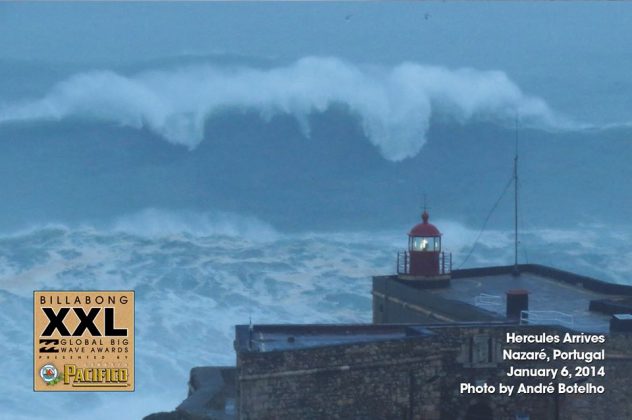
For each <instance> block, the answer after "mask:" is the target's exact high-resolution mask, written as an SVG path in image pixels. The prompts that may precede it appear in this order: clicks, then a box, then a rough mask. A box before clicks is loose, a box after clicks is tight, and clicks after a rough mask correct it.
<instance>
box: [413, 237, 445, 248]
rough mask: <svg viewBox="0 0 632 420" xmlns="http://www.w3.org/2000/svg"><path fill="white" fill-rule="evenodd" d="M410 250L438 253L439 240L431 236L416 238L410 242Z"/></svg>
mask: <svg viewBox="0 0 632 420" xmlns="http://www.w3.org/2000/svg"><path fill="white" fill-rule="evenodd" d="M412 242H413V243H412V250H413V251H430V252H433V251H440V250H441V238H436V237H433V236H430V237H424V236H416V237H414V238H413V241H412Z"/></svg>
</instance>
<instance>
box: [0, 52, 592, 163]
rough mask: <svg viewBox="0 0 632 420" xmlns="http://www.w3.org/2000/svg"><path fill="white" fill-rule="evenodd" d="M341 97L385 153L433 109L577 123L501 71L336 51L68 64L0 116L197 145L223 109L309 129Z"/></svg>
mask: <svg viewBox="0 0 632 420" xmlns="http://www.w3.org/2000/svg"><path fill="white" fill-rule="evenodd" d="M332 104H342V105H343V106H346V107H347V108H348V110H349V111H350V112H351V113H352V114H354V115H357V116H358V117H359V118H360V121H361V124H362V127H363V129H364V133H365V135H366V136H367V138H368V139H369V140H370V141H371V143H372V144H373V145H375V146H376V147H378V149H379V150H380V152H381V153H382V155H383V156H384V157H386V158H387V159H390V160H394V161H397V160H401V159H404V158H407V157H411V156H414V155H415V154H417V153H418V152H419V150H420V149H421V148H422V146H423V145H424V143H425V135H426V132H427V130H428V127H429V124H430V119H431V117H438V118H447V119H448V120H452V121H458V122H467V121H471V120H480V121H494V122H499V123H501V124H513V121H514V119H515V117H516V115H519V116H520V121H521V125H523V126H533V127H538V128H541V129H550V130H557V129H569V128H579V127H581V125H579V124H577V123H573V122H571V121H570V120H569V119H567V118H565V117H563V116H561V115H560V114H558V113H556V112H554V111H553V110H552V109H551V108H550V107H549V106H548V105H547V103H546V102H545V101H544V100H543V99H540V98H538V97H536V96H532V95H528V94H526V93H524V92H522V90H521V89H520V87H519V86H518V85H516V83H514V82H513V81H512V80H510V78H509V77H508V76H507V75H506V74H505V73H504V72H502V71H480V70H474V69H469V68H463V69H456V70H452V69H447V68H444V67H438V66H428V65H420V64H416V63H402V64H400V65H397V66H394V67H392V68H384V67H378V66H360V65H354V64H351V63H349V62H345V61H343V60H340V59H337V58H324V57H306V58H303V59H300V60H298V61H297V62H295V63H294V64H291V65H288V66H285V67H274V68H269V69H258V68H252V67H244V66H241V67H231V68H226V67H219V66H213V65H195V66H188V67H183V68H179V69H175V70H174V69H172V70H156V71H146V72H142V73H139V74H136V75H132V76H126V75H123V74H118V73H115V72H113V71H91V72H86V73H80V74H76V75H74V76H71V77H69V78H67V79H66V80H63V81H61V82H59V83H58V84H56V85H55V86H54V87H52V88H51V89H50V91H49V92H48V93H47V94H45V95H44V96H43V97H41V98H39V99H31V100H24V101H21V102H17V103H10V104H5V105H4V106H2V107H0V123H7V122H15V121H35V120H60V119H65V118H71V117H79V118H92V119H96V120H101V121H108V122H114V123H117V124H121V125H123V126H129V127H135V128H141V127H146V128H148V129H149V130H151V131H153V132H154V133H156V134H158V135H160V136H161V137H163V138H164V139H166V140H167V141H169V142H171V143H175V144H179V145H184V146H186V147H188V148H195V147H196V146H197V145H198V144H199V143H200V142H201V141H202V140H203V137H204V125H205V122H206V120H207V118H208V117H209V116H211V115H213V114H216V113H219V112H222V111H225V110H235V109H237V110H240V109H242V110H250V109H255V110H258V111H259V112H260V114H261V116H262V117H263V118H265V119H269V118H271V117H272V116H274V115H276V114H289V115H292V116H294V117H295V118H296V120H297V121H298V123H299V125H300V127H301V129H302V130H303V132H304V134H306V135H309V123H308V116H309V115H310V114H311V113H313V112H323V111H324V110H326V109H327V108H328V107H330V106H331V105H332Z"/></svg>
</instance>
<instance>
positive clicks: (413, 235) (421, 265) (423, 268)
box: [397, 210, 452, 285]
mask: <svg viewBox="0 0 632 420" xmlns="http://www.w3.org/2000/svg"><path fill="white" fill-rule="evenodd" d="M429 218H430V215H429V214H428V212H427V211H426V210H424V212H423V214H422V215H421V219H422V222H421V223H419V224H417V225H415V226H414V227H413V228H412V229H411V230H410V232H409V233H408V250H406V251H401V252H399V253H398V255H397V274H398V277H399V278H401V279H404V280H417V281H424V282H430V283H432V284H435V285H447V284H446V283H447V282H449V279H450V272H451V269H452V255H451V254H449V253H447V254H446V253H444V252H442V251H441V232H439V229H437V227H436V226H434V225H433V224H431V223H429V222H428V219H429Z"/></svg>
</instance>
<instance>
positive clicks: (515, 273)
mask: <svg viewBox="0 0 632 420" xmlns="http://www.w3.org/2000/svg"><path fill="white" fill-rule="evenodd" d="M515 131H516V152H515V155H514V176H513V179H514V268H513V275H514V276H519V275H520V271H518V114H517V113H516V126H515Z"/></svg>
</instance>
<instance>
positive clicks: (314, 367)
mask: <svg viewBox="0 0 632 420" xmlns="http://www.w3.org/2000/svg"><path fill="white" fill-rule="evenodd" d="M441 240H442V237H441V233H440V231H439V230H438V229H437V227H435V226H433V225H432V224H431V223H430V222H429V214H428V213H427V212H425V211H424V214H423V215H422V222H421V223H419V224H418V225H416V226H414V227H413V228H412V229H411V231H410V233H409V235H408V249H407V250H406V251H403V252H400V253H399V255H398V256H397V273H395V274H392V275H386V276H375V277H373V289H372V295H373V324H369V325H237V326H236V327H235V343H234V345H235V351H236V356H237V364H236V367H234V368H219V367H206V368H195V369H193V370H192V375H191V381H190V393H189V394H190V396H189V398H188V399H187V400H185V401H184V402H183V403H182V404H181V405H180V406H179V407H178V409H176V411H175V412H173V413H169V414H166V413H161V414H154V415H151V416H148V417H147V418H152V419H159V418H191V419H194V418H195V419H233V418H235V419H244V420H245V419H248V420H255V419H410V420H412V419H420V420H461V419H463V420H475V419H478V420H490V419H495V420H499V419H501V420H503V419H506V420H510V419H511V420H527V419H530V420H580V419H581V420H591V419H592V420H598V419H599V420H602V419H612V420H618V419H621V420H623V419H632V398H631V397H632V391H630V388H629V387H628V385H629V384H630V379H629V374H628V372H629V371H630V370H632V286H626V285H618V284H611V283H606V282H602V281H599V280H596V279H593V278H589V277H585V276H581V275H578V274H574V273H570V272H566V271H561V270H557V269H554V268H550V267H545V266H541V265H536V264H522V265H517V264H516V265H513V266H496V267H484V268H473V269H465V270H452V268H451V265H452V264H451V256H450V255H449V254H447V253H444V252H443V251H442V243H441ZM593 334H595V335H593ZM567 339H568V340H570V341H567ZM554 355H558V356H559V357H554ZM542 356H545V357H548V359H544V360H542V359H541V357H542ZM603 356H605V358H603V359H602V357H603ZM587 357H590V358H595V360H591V361H590V362H588V361H587ZM524 358H526V359H524ZM534 358H535V359H534ZM563 369H565V370H563ZM553 371H555V372H556V373H555V375H553ZM516 372H518V373H520V372H526V373H528V374H529V375H531V376H524V375H522V374H520V376H519V375H518V374H517V373H516ZM499 384H503V385H504V386H505V387H513V393H512V395H508V394H507V393H506V392H505V393H501V392H500V386H499ZM490 387H494V392H490V390H491V388H490ZM505 389H507V388H505ZM154 416H156V417H154ZM161 416H164V417H161ZM169 416H177V417H169Z"/></svg>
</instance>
